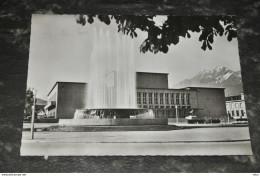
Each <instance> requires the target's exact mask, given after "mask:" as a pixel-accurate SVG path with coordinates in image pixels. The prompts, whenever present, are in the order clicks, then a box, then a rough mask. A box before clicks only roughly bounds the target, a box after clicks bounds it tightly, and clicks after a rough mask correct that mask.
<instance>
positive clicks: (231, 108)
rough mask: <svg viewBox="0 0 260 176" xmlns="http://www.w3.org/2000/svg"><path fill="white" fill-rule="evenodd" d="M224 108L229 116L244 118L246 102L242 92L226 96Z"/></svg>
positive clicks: (245, 116)
mask: <svg viewBox="0 0 260 176" xmlns="http://www.w3.org/2000/svg"><path fill="white" fill-rule="evenodd" d="M226 109H227V114H228V116H229V117H231V118H234V119H246V118H247V115H246V104H245V97H244V94H243V93H241V95H236V96H229V97H226Z"/></svg>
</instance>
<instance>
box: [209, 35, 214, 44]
mask: <svg viewBox="0 0 260 176" xmlns="http://www.w3.org/2000/svg"><path fill="white" fill-rule="evenodd" d="M208 40H209V42H210V43H213V34H211V35H210V36H209V37H208Z"/></svg>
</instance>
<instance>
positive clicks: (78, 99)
mask: <svg viewBox="0 0 260 176" xmlns="http://www.w3.org/2000/svg"><path fill="white" fill-rule="evenodd" d="M86 86H87V84H86V83H76V82H56V84H55V85H54V86H53V87H52V89H51V90H50V92H49V93H48V95H47V105H46V106H45V108H44V109H45V111H46V114H47V116H48V117H50V116H52V117H54V118H59V119H71V118H73V116H74V113H75V110H76V109H82V108H85V96H86V90H87V87H86Z"/></svg>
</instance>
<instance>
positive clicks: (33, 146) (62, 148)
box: [21, 127, 252, 156]
mask: <svg viewBox="0 0 260 176" xmlns="http://www.w3.org/2000/svg"><path fill="white" fill-rule="evenodd" d="M34 136H35V139H33V140H32V139H31V138H30V132H29V131H23V136H22V147H21V155H27V156H35V155H37V156H61V155H72V156H78V155H97V156H101V155H252V152H251V144H250V137H249V130H248V127H221V128H215V127H214V128H190V129H180V130H169V131H105V132H104V131H100V132H45V131H43V132H35V134H34Z"/></svg>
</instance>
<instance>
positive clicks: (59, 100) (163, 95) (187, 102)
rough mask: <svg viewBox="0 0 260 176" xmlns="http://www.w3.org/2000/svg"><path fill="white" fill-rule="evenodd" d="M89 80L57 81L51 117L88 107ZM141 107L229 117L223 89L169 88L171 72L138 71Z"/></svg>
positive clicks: (164, 114)
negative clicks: (87, 81)
mask: <svg viewBox="0 0 260 176" xmlns="http://www.w3.org/2000/svg"><path fill="white" fill-rule="evenodd" d="M86 86H87V84H86V83H68V82H57V83H56V84H55V85H54V87H53V88H52V89H51V91H50V93H49V94H48V104H47V105H46V107H45V109H46V110H47V114H48V116H54V117H55V118H63V119H66V118H73V115H74V112H75V110H76V109H83V108H86V107H87V105H86V104H85V102H86V101H85V97H86V90H87V87H86ZM136 102H137V107H138V108H150V109H153V111H154V113H155V117H156V118H176V116H178V118H185V117H186V116H188V115H189V114H190V113H191V112H192V114H193V115H196V116H198V117H201V118H203V117H212V118H220V117H222V116H226V115H227V114H226V106H225V95H224V88H205V87H186V88H182V89H169V88H168V73H147V72H137V73H136Z"/></svg>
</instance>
